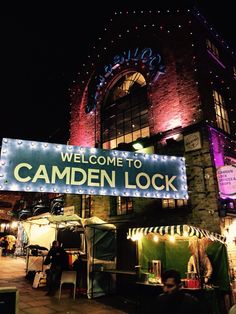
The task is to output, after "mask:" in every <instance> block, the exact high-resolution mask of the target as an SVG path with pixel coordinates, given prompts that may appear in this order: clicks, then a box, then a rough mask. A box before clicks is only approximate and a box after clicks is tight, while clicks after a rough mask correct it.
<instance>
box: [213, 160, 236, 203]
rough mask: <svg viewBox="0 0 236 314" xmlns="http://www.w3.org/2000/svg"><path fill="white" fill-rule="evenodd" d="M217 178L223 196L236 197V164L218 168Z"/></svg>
mask: <svg viewBox="0 0 236 314" xmlns="http://www.w3.org/2000/svg"><path fill="white" fill-rule="evenodd" d="M217 179H218V185H219V190H220V196H221V198H232V199H235V198H236V165H230V166H222V167H219V168H218V169H217Z"/></svg>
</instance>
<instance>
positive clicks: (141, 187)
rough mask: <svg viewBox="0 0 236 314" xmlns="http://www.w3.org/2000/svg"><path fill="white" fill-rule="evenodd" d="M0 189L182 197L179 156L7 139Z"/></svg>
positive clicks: (183, 175) (184, 185)
mask: <svg viewBox="0 0 236 314" xmlns="http://www.w3.org/2000/svg"><path fill="white" fill-rule="evenodd" d="M0 190H7V191H29V192H50V193H68V194H90V195H92V194H94V195H95V194H96V195H113V196H118V195H119V196H133V197H151V198H176V199H185V198H188V193H187V181H186V168H185V159H184V158H182V157H175V156H162V155H149V154H141V153H134V152H125V151H116V150H103V149H97V148H90V147H80V146H70V145H61V144H51V143H43V142H31V141H26V140H17V139H7V138H4V139H3V143H2V151H1V174H0Z"/></svg>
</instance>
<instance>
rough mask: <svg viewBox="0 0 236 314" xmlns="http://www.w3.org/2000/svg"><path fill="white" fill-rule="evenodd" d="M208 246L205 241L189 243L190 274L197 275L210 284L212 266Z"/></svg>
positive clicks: (188, 267) (195, 240)
mask: <svg viewBox="0 0 236 314" xmlns="http://www.w3.org/2000/svg"><path fill="white" fill-rule="evenodd" d="M205 248H206V245H205V243H204V242H203V241H201V240H197V239H194V240H192V241H190V243H189V250H190V252H191V254H192V255H191V256H190V258H189V261H188V266H187V269H188V273H191V272H193V273H195V274H196V275H197V277H198V278H200V279H201V280H203V281H204V283H205V284H207V283H209V280H210V278H211V275H212V271H213V269H212V265H211V262H210V260H209V258H208V256H207V254H206V251H205Z"/></svg>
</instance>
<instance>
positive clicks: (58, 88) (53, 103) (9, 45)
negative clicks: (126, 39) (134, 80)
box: [0, 0, 236, 143]
mask: <svg viewBox="0 0 236 314" xmlns="http://www.w3.org/2000/svg"><path fill="white" fill-rule="evenodd" d="M191 2H192V1H191ZM193 2H194V3H195V4H196V3H197V5H198V8H199V9H200V10H201V12H202V13H203V15H204V16H205V17H206V19H207V20H208V21H209V22H210V24H212V26H214V27H215V29H216V30H217V31H218V33H219V34H221V35H222V36H223V38H224V39H225V40H226V41H227V42H228V43H229V44H230V46H231V47H232V49H235V46H236V41H235V35H234V28H235V25H234V23H233V22H234V19H233V13H234V10H233V4H232V3H231V2H230V1H227V0H226V1H224V2H223V3H220V2H219V1H218V2H217V3H216V2H215V1H206V0H202V1H200V0H198V1H193ZM180 3H181V1H180ZM211 4H212V6H211ZM223 5H225V6H223ZM153 8H155V9H158V8H159V6H158V2H156V5H155V7H154V5H152V6H150V7H148V9H153ZM169 8H170V9H171V6H169ZM143 9H145V8H144V7H143ZM114 10H115V9H109V8H105V9H102V8H99V7H94V6H92V4H91V5H90V7H89V5H88V7H85V6H84V7H79V8H66V10H61V11H60V12H59V13H58V12H57V11H56V10H55V11H53V10H50V12H48V11H47V10H36V9H35V10H32V11H30V13H27V12H23V13H22V12H17V10H15V11H14V12H13V11H9V12H5V13H1V14H0V42H1V48H0V69H1V70H0V77H1V93H0V101H1V122H0V141H1V139H2V137H10V138H20V139H29V140H36V141H48V142H54V143H66V140H67V139H68V138H69V119H70V113H69V112H70V105H69V103H70V99H69V92H68V88H69V87H70V86H71V85H72V81H73V79H74V78H75V77H76V73H77V72H78V69H79V67H80V65H81V62H82V61H83V59H84V58H85V57H86V55H87V51H88V47H91V45H92V43H93V41H94V40H96V38H97V36H98V35H97V30H101V29H102V26H103V25H104V21H106V19H108V18H109V17H110V16H111V12H113V11H114ZM13 107H14V109H13Z"/></svg>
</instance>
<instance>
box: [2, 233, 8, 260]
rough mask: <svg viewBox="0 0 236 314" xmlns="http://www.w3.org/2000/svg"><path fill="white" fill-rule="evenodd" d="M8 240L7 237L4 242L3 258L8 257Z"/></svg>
mask: <svg viewBox="0 0 236 314" xmlns="http://www.w3.org/2000/svg"><path fill="white" fill-rule="evenodd" d="M8 245H9V243H8V240H7V237H4V239H3V240H2V255H3V256H7V253H8Z"/></svg>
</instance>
